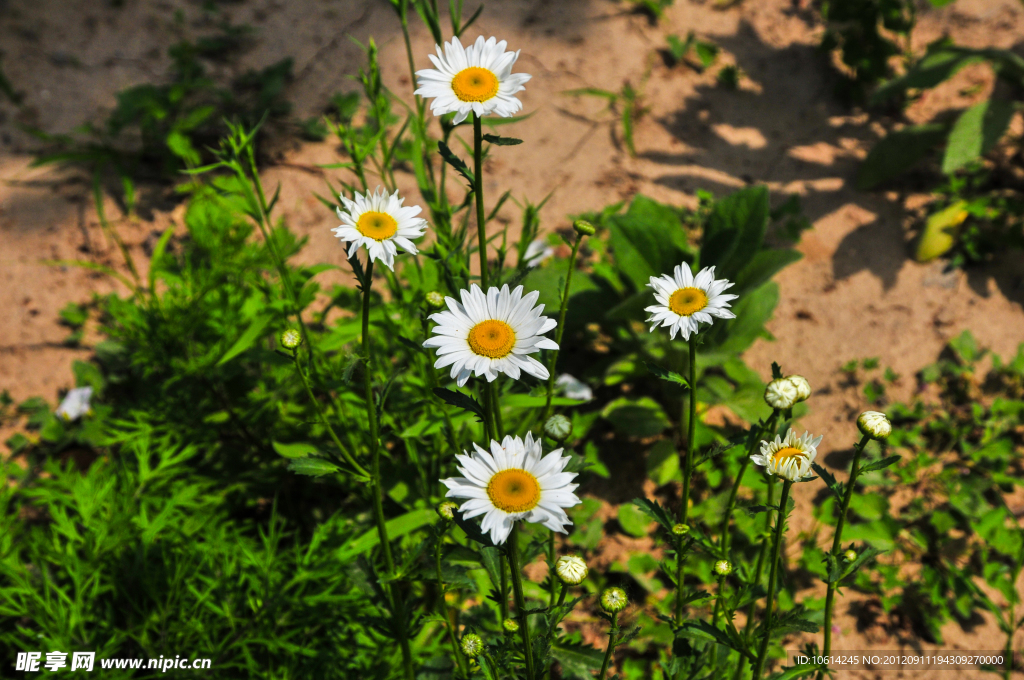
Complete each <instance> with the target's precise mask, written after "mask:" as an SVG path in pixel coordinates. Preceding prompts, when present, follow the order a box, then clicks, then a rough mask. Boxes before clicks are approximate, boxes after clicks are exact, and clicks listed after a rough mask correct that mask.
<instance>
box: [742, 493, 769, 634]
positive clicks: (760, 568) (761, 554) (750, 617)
mask: <svg viewBox="0 0 1024 680" xmlns="http://www.w3.org/2000/svg"><path fill="white" fill-rule="evenodd" d="M774 500H775V477H771V476H769V477H768V493H767V494H766V499H765V504H766V505H769V506H771V504H772V503H773V502H774ZM771 521H772V514H771V511H768V512H766V513H765V516H764V534H765V536H766V538H765V540H763V541H761V549H760V550H759V551H758V554H757V566H755V567H754V580H753V581H751V583H753V584H754V587H757V586H758V585H760V583H761V574H762V573H763V572H764V561H765V557H767V554H768V540H767V535H768V530H769V529H770V528H771ZM755 611H757V600H754V601H753V602H751V603H750V607H749V608H748V609H747V625H746V628H745V630H744V637H745V638H746V640H747V642H748V643H749V642H750V637H751V635H752V634H753V632H754V612H755Z"/></svg>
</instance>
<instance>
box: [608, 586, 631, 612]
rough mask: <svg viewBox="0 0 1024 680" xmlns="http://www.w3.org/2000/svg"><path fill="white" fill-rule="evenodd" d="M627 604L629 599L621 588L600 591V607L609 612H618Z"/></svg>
mask: <svg viewBox="0 0 1024 680" xmlns="http://www.w3.org/2000/svg"><path fill="white" fill-rule="evenodd" d="M627 604H629V599H628V598H627V597H626V591H625V590H623V589H622V588H608V589H606V590H605V591H604V592H603V593H601V609H603V610H605V611H606V612H608V613H609V614H618V613H619V612H621V611H622V610H623V609H625V608H626V605H627Z"/></svg>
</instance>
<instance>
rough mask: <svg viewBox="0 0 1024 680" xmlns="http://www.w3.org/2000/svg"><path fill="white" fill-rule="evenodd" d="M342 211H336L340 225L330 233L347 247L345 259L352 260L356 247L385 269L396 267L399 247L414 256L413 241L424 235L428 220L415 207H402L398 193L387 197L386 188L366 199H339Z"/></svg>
mask: <svg viewBox="0 0 1024 680" xmlns="http://www.w3.org/2000/svg"><path fill="white" fill-rule="evenodd" d="M339 198H340V199H341V203H342V205H344V206H345V209H344V210H342V209H341V208H338V218H339V219H340V220H341V222H342V224H341V226H339V227H335V228H334V229H332V230H331V231H333V232H334V235H335V236H337V237H338V238H339V239H341V240H342V241H347V242H348V243H349V244H350V245H349V248H348V256H349V257H352V256H353V255H354V254H355V252H356V250H358V249H359V246H366V252H367V253H368V255H369V257H370V261H371V262H373V261H374V260H380V261H381V262H383V263H384V264H385V265H387V267H388V269H392V270H393V269H394V268H395V254H396V253H397V252H398V248H397V247H398V246H401V247H402V249H403V250H405V251H406V252H408V253H412V254H413V255H415V254H416V253H417V252H419V251H418V250H416V246H415V245H413V242H412V239H414V238H419V237H420V236H423V232H424V231H426V228H427V221H426V220H425V219H423V218H422V217H416V216H417V215H419V214H420V210H421V208H420V207H419V206H418V205H411V206H408V207H402V203H403V202H404V201H405V199H404V198H400V197H399V196H398V192H397V191H395V193H393V194H389V193H388V191H387V189H382V188H381V187H377V189H376V191H374V192H373V193H372V194H370V193H367V194H366V195H365V196H364V195H363V194H360V193H358V192H356V193H355V196H354V197H353V198H352V199H349V198H346V197H345V196H339Z"/></svg>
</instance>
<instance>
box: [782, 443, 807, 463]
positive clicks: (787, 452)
mask: <svg viewBox="0 0 1024 680" xmlns="http://www.w3.org/2000/svg"><path fill="white" fill-rule="evenodd" d="M798 456H799V457H800V458H806V457H807V452H806V451H804V450H803V449H798V448H796V447H793V446H787V447H786V448H784V449H779V450H778V451H776V452H775V462H776V463H783V462H785V461H786V459H787V458H796V457H798Z"/></svg>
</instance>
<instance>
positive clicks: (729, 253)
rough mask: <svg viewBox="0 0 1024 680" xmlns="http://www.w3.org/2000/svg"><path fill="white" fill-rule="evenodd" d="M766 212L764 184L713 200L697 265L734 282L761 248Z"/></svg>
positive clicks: (767, 209)
mask: <svg viewBox="0 0 1024 680" xmlns="http://www.w3.org/2000/svg"><path fill="white" fill-rule="evenodd" d="M769 212H770V208H769V204H768V189H767V187H764V186H752V187H746V188H744V189H740V190H739V191H736V192H733V193H731V194H729V195H728V196H726V197H725V198H722V199H720V200H719V201H717V202H716V203H715V205H714V208H712V210H711V215H710V216H709V217H708V222H707V226H705V228H704V237H703V241H702V242H701V246H700V266H701V268H704V267H710V266H714V267H715V277H716V278H726V279H731V280H734V281H735V280H736V278H737V275H738V274H739V272H740V270H742V269H744V268H746V267H747V265H748V263H751V262H752V261H753V259H754V257H755V255H756V254H757V252H758V251H759V250H760V249H761V244H762V242H763V241H764V234H765V229H767V227H768V214H769ZM730 292H731V291H730Z"/></svg>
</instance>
